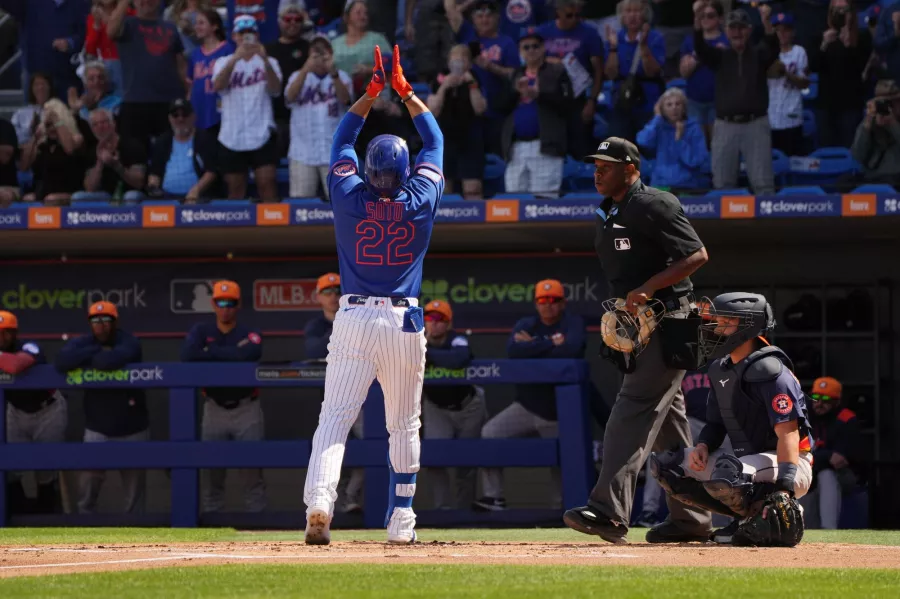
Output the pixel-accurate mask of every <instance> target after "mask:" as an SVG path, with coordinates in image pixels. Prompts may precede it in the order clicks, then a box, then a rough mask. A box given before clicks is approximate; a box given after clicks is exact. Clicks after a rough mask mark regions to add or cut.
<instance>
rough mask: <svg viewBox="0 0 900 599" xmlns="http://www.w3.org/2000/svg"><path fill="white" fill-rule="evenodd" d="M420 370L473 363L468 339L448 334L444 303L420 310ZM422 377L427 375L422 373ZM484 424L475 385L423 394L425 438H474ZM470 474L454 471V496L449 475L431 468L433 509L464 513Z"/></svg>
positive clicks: (470, 496)
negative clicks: (422, 315)
mask: <svg viewBox="0 0 900 599" xmlns="http://www.w3.org/2000/svg"><path fill="white" fill-rule="evenodd" d="M424 312H425V340H426V342H427V343H428V345H427V346H426V348H425V367H426V368H428V367H429V366H433V367H437V368H452V369H456V368H465V367H466V366H468V365H469V364H470V363H471V362H472V349H471V348H470V347H469V339H468V337H466V336H465V335H463V334H462V333H458V332H457V331H454V330H453V308H451V306H450V303H449V302H447V301H445V300H434V301H432V302H429V303H428V304H427V305H426V306H425V310H424ZM426 372H427V370H426ZM486 419H487V411H486V409H485V404H484V389H482V388H481V387H478V386H475V385H432V386H429V387H426V388H425V390H424V392H423V393H422V424H423V426H424V428H425V431H424V438H426V439H477V438H479V437H480V436H481V427H482V426H483V425H484V421H485V420H486ZM475 472H476V471H475V469H474V468H457V469H456V479H457V486H456V493H455V501H454V494H452V493H451V491H450V470H449V469H448V468H431V470H430V473H429V474H430V477H431V487H432V490H433V491H434V505H435V507H436V508H437V509H451V508H459V509H464V508H467V507H469V506H470V505H472V502H474V501H475V483H476V480H475Z"/></svg>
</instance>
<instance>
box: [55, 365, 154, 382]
mask: <svg viewBox="0 0 900 599" xmlns="http://www.w3.org/2000/svg"><path fill="white" fill-rule="evenodd" d="M162 380H163V369H162V368H160V367H159V366H154V367H153V368H130V369H129V368H123V369H120V370H96V369H94V368H78V369H76V370H70V371H69V372H67V373H66V384H67V385H73V386H78V385H84V384H90V383H128V384H129V385H133V384H135V383H147V382H153V381H162Z"/></svg>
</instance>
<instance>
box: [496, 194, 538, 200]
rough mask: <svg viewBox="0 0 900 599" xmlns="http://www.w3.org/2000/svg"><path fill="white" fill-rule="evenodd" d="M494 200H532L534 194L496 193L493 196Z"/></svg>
mask: <svg viewBox="0 0 900 599" xmlns="http://www.w3.org/2000/svg"><path fill="white" fill-rule="evenodd" d="M493 199H495V200H534V199H535V197H534V194H531V193H498V194H497V195H495V196H494V198H493Z"/></svg>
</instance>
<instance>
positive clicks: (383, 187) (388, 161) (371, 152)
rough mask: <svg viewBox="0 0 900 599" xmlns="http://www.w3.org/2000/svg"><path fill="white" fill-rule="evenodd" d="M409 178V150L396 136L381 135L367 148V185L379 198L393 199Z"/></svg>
mask: <svg viewBox="0 0 900 599" xmlns="http://www.w3.org/2000/svg"><path fill="white" fill-rule="evenodd" d="M408 178H409V148H407V147H406V142H405V141H403V140H402V139H400V138H399V137H397V136H396V135H379V136H377V137H375V138H374V139H373V140H372V141H370V142H369V147H368V148H366V185H368V187H369V191H371V192H372V193H373V194H375V195H377V196H378V197H382V198H390V197H393V196H394V194H395V193H396V191H397V189H398V188H399V187H400V186H401V185H403V184H404V183H406V180H407V179H408Z"/></svg>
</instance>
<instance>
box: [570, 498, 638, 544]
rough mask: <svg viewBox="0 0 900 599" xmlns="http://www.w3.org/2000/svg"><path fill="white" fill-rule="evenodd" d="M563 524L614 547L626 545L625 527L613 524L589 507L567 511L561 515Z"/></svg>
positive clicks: (626, 529) (626, 530)
mask: <svg viewBox="0 0 900 599" xmlns="http://www.w3.org/2000/svg"><path fill="white" fill-rule="evenodd" d="M563 522H565V523H566V526H568V527H569V528H571V529H573V530H577V531H578V532H583V533H584V534H586V535H597V536H598V537H600V538H601V539H603V540H604V541H608V542H610V543H613V544H615V545H624V544H626V543H628V541H626V540H625V535H627V534H628V527H627V526H625V525H624V524H618V523H616V522H613V521H612V520H610V519H609V518H607V517H606V516H604V515H603V514H601V513H600V512H598V511H597V510H595V509H594V508H592V507H591V506H589V505H586V506H583V507H577V508H574V509H571V510H567V511H566V513H565V514H563Z"/></svg>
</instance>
